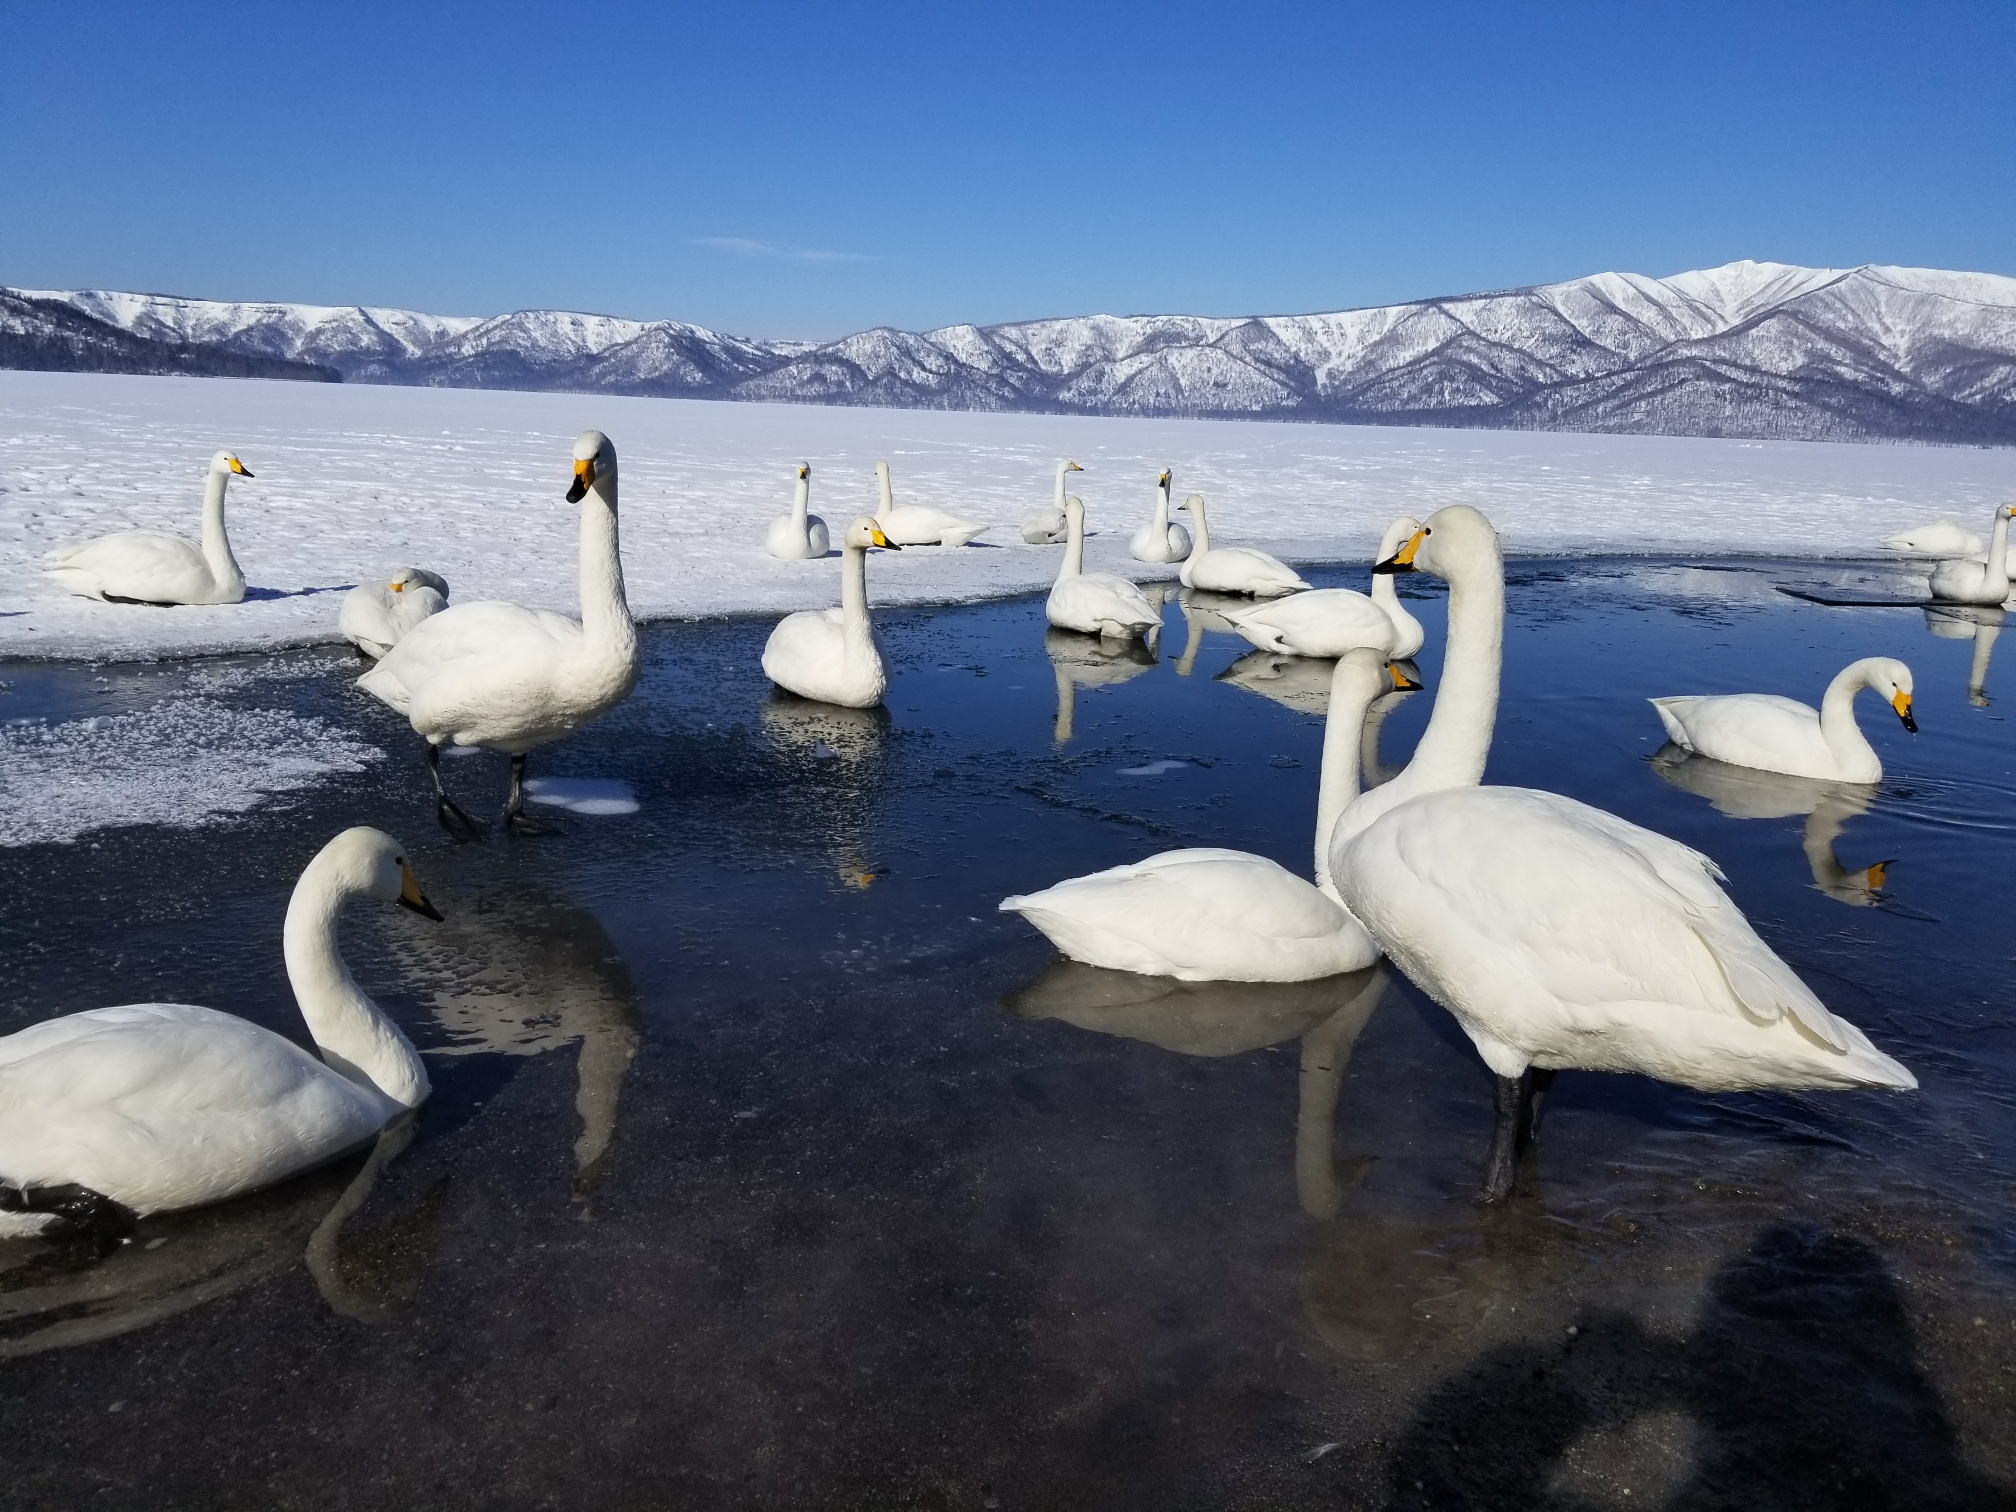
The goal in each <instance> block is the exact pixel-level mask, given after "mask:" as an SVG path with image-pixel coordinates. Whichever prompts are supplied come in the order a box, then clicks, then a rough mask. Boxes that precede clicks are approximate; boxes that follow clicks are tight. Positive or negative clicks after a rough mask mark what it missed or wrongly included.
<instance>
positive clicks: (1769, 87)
mask: <svg viewBox="0 0 2016 1512" xmlns="http://www.w3.org/2000/svg"><path fill="white" fill-rule="evenodd" d="M0 26H4V32H0V283H12V284H17V285H18V284H27V285H37V286H43V287H76V286H85V285H88V286H96V287H111V288H126V289H144V290H154V291H168V292H176V293H187V294H195V295H202V296H207V297H214V298H271V299H299V300H312V301H320V302H329V303H350V302H359V303H373V304H392V305H404V306H409V307H414V308H420V309H426V310H432V311H436V312H440V313H462V314H490V313H495V312H499V311H504V310H509V309H515V308H522V307H528V306H560V307H566V308H572V309H587V310H598V311H606V312H609V313H614V314H622V315H631V316H641V317H657V316H675V317H678V318H681V319H687V320H694V321H698V322H701V323H703V324H707V325H712V326H715V327H717V328H720V329H725V330H729V331H734V332H738V333H743V334H748V335H757V336H831V335H837V334H840V333H842V332H845V331H849V330H854V329H859V328H861V327H864V326H869V325H875V324H881V323H888V324H894V325H902V326H909V327H923V326H930V325H937V324H944V323H948V322H952V321H957V320H973V321H979V322H987V321H995V320H1004V319H1014V318H1020V317H1025V316H1038V315H1064V314H1082V313H1087V312H1091V311H1094V310H1105V311H1114V312H1122V313H1138V312H1147V311H1186V312H1195V313H1204V314H1253V313H1276V312H1287V311H1297V310H1319V309H1338V308H1343V307H1347V306H1352V305H1364V304H1378V303H1386V302H1389V301H1394V300H1402V299H1409V298H1416V297H1421V296H1425V295H1431V294H1440V293H1453V292H1461V291H1465V290H1472V289H1485V288H1503V287H1508V286H1514V285H1520V284H1528V283H1537V282H1543V281H1547V280H1552V279H1559V278H1569V277H1574V276H1576V275H1579V274H1583V273H1590V272H1595V271H1598V270H1600V269H1605V268H1625V269H1631V270H1634V271H1638V272H1645V273H1654V274H1664V273H1672V272H1677V271H1679V270H1681V269H1684V268H1689V267H1702V266H1710V265H1713V264H1716V263H1721V262H1727V261H1729V260H1731V259H1733V258H1739V257H1754V258H1759V259H1769V260H1776V261H1781V262H1799V263H1807V264H1821V265H1853V264H1856V263H1862V262H1895V263H1912V264H1919V265H1926V266H1935V267H1952V268H1974V269H1985V270H1988V271H1992V272H2000V273H2012V274H2016V0H1918V3H1912V4H1905V3H1896V4H1868V3H1858V0H1832V3H1825V4H1822V3H1785V4H1780V3H1773V0H1743V3H1721V0H1715V3H1698V4H1674V5H1664V4H1650V3H1639V0H1607V3H1600V4H1595V3H1592V4H1521V3H1518V0H1490V3H1467V0H1466V3H1437V0H1420V3H1407V0H1392V3H1387V4H1379V5H1360V4H1352V3H1348V0H1331V3H1316V4H1302V3H1296V0H1287V3H1279V4H1267V3H1260V0H1255V3H1249V4H1244V5H1233V4H1222V5H1219V4H1213V5H1202V4H1186V3H1182V0H1158V3H1152V4H1150V3H1144V4H1098V3H1083V4H1051V3H1038V4H1020V5H991V6H976V5H966V4H960V3H956V0H931V3H888V0H858V3H855V4H850V5H839V4H834V5H824V6H813V5H804V4H795V3H788V0H786V3H779V0H740V3H735V4H710V5H628V6H625V5H605V6H600V7H597V6H587V5H583V6H542V5H531V4H514V3H510V0H497V3H491V4H468V5H462V4H451V5H426V4H413V5H404V4H401V5H389V4H386V5H381V4H376V3H359V0H340V3H338V0H332V3H327V4H320V5H305V4H271V5H254V4H242V5H234V4H207V5H205V4H176V3H173V0H155V3H149V4H130V5H113V4H94V3H91V0H63V3H49V0H13V3H10V4H9V5H8V6H7V7H6V9H5V11H4V14H0Z"/></svg>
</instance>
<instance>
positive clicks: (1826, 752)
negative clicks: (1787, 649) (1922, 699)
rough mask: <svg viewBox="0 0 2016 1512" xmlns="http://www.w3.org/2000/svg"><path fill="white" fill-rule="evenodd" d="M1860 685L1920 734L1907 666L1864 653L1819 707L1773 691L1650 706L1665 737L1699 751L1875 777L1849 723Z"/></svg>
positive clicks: (1744, 762)
mask: <svg viewBox="0 0 2016 1512" xmlns="http://www.w3.org/2000/svg"><path fill="white" fill-rule="evenodd" d="M1864 688H1874V689H1875V690H1876V691H1877V692H1878V693H1879V694H1881V695H1882V696H1883V698H1884V700H1885V701H1886V702H1887V703H1888V704H1889V705H1890V707H1891V708H1893V709H1895V710H1896V711H1897V717H1898V718H1899V719H1901V720H1903V721H1904V728H1905V729H1907V730H1909V731H1910V732H1911V733H1912V734H1914V735H1915V734H1917V733H1918V721H1917V720H1916V719H1915V718H1913V717H1912V714H1911V669H1910V668H1909V667H1907V666H1905V665H1904V663H1902V662H1901V661H1898V660H1896V659H1895V658H1894V657H1888V656H1865V657H1863V658H1862V660H1860V661H1857V662H1850V663H1849V664H1848V665H1847V666H1846V667H1844V668H1842V670H1841V672H1840V673H1839V674H1838V675H1837V676H1836V677H1835V679H1834V681H1832V682H1831V683H1829V684H1828V685H1827V694H1826V696H1825V697H1824V698H1822V699H1821V700H1820V707H1819V708H1818V709H1817V710H1816V709H1814V708H1813V707H1812V706H1811V705H1809V704H1803V703H1800V702H1798V701H1797V700H1795V699H1790V698H1780V697H1779V696H1778V695H1777V694H1776V693H1725V694H1721V695H1717V696H1709V697H1701V696H1696V697H1680V698H1655V699H1653V700H1651V703H1652V707H1653V708H1655V709H1657V710H1658V711H1659V722H1660V723H1661V724H1663V725H1664V726H1666V737H1667V739H1669V740H1671V741H1672V742H1673V744H1675V745H1677V746H1679V747H1680V748H1681V749H1682V750H1683V751H1692V752H1693V753H1694V754H1695V755H1697V756H1711V757H1713V758H1714V759H1715V760H1717V761H1726V762H1728V763H1729V765H1731V766H1740V767H1755V768H1756V769H1757V770H1758V771H1760V772H1784V773H1786V774H1787V775H1789V776H1793V777H1818V778H1820V779H1821V780H1823V781H1827V782H1880V781H1882V780H1883V763H1882V762H1881V761H1880V760H1879V759H1877V756H1876V751H1875V748H1874V747H1872V746H1871V745H1870V744H1869V738H1868V737H1867V736H1866V735H1864V734H1863V733H1862V727H1861V726H1860V725H1858V724H1856V723H1855V695H1856V694H1857V693H1859V692H1861V691H1862V690H1863V689H1864Z"/></svg>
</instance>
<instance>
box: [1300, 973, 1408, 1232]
mask: <svg viewBox="0 0 2016 1512" xmlns="http://www.w3.org/2000/svg"><path fill="white" fill-rule="evenodd" d="M1389 980H1390V978H1389V977H1388V976H1387V973H1386V968H1385V966H1384V965H1383V964H1382V965H1379V966H1375V967H1373V968H1372V973H1371V976H1370V977H1369V978H1368V979H1367V980H1366V983H1365V985H1364V986H1363V987H1362V988H1360V989H1359V991H1358V995H1357V996H1356V997H1354V998H1352V999H1351V1001H1350V1002H1348V1003H1346V1004H1345V1005H1344V1006H1343V1007H1342V1008H1339V1009H1338V1010H1337V1011H1336V1012H1335V1013H1333V1014H1331V1015H1330V1017H1328V1018H1327V1019H1325V1020H1324V1021H1323V1022H1322V1023H1320V1024H1318V1025H1317V1026H1316V1027H1315V1028H1314V1029H1311V1030H1310V1031H1309V1032H1308V1033H1307V1034H1305V1035H1303V1036H1302V1074H1301V1076H1300V1077H1299V1078H1298V1080H1299V1082H1300V1092H1301V1096H1300V1099H1299V1100H1300V1103H1301V1107H1300V1109H1299V1111H1298V1113H1297V1115H1296V1119H1295V1192H1296V1195H1297V1196H1298V1197H1300V1198H1301V1200H1302V1211H1303V1212H1305V1213H1307V1214H1308V1215H1309V1216H1310V1217H1311V1218H1335V1217H1336V1216H1337V1213H1338V1210H1339V1209H1341V1208H1342V1207H1343V1206H1344V1186H1343V1183H1342V1182H1341V1181H1339V1180H1338V1175H1337V1099H1338V1095H1339V1094H1340V1093H1341V1092H1342V1091H1343V1090H1344V1074H1345V1072H1347V1071H1348V1070H1350V1068H1351V1051H1352V1049H1353V1047H1355V1046H1356V1045H1357V1043H1358V1036H1359V1035H1360V1034H1363V1033H1364V1032H1365V1025H1366V1023H1367V1022H1368V1021H1369V1020H1370V1019H1371V1017H1372V1012H1373V1010H1374V1009H1375V1008H1377V1007H1378V1006H1379V999H1380V997H1381V996H1382V995H1383V994H1384V993H1385V991H1386V983H1387V982H1388V981H1389Z"/></svg>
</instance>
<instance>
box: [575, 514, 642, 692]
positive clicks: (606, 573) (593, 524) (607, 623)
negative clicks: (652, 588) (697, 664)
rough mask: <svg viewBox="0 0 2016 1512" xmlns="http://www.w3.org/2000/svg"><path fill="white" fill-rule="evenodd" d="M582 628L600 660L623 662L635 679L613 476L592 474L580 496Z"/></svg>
mask: <svg viewBox="0 0 2016 1512" xmlns="http://www.w3.org/2000/svg"><path fill="white" fill-rule="evenodd" d="M581 628H582V630H584V631H585V632H586V633H587V637H588V644H589V645H590V646H591V647H592V648H593V649H594V651H595V653H596V655H597V657H598V658H599V659H604V660H607V661H609V662H610V663H612V664H617V663H620V664H622V665H624V666H627V667H628V668H629V669H630V675H631V677H632V678H633V679H634V678H635V676H636V666H637V626H636V625H635V623H633V622H632V620H631V618H630V605H629V602H628V601H627V600H626V599H625V598H624V596H623V553H622V548H621V546H620V544H619V542H618V540H617V534H616V479H615V478H614V477H613V476H612V477H602V478H598V479H596V481H595V486H594V487H593V488H590V489H589V490H588V492H587V494H586V496H584V497H583V499H582V500H581Z"/></svg>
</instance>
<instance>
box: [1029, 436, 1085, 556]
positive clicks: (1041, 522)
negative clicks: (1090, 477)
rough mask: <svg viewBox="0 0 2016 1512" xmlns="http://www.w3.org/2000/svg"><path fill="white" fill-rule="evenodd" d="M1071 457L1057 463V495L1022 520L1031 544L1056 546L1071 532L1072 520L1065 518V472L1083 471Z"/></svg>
mask: <svg viewBox="0 0 2016 1512" xmlns="http://www.w3.org/2000/svg"><path fill="white" fill-rule="evenodd" d="M1083 471H1085V469H1084V468H1082V467H1080V466H1079V465H1078V464H1077V463H1076V462H1073V461H1072V460H1071V459H1070V458H1068V457H1067V458H1065V459H1064V460H1063V461H1062V462H1059V463H1058V464H1057V493H1056V497H1055V498H1054V499H1052V500H1051V501H1050V502H1049V503H1048V504H1046V505H1044V506H1043V507H1042V508H1041V509H1036V510H1031V511H1030V512H1029V514H1028V515H1026V516H1025V517H1024V518H1023V520H1022V539H1023V540H1025V541H1027V542H1028V543H1029V544H1030V545H1031V546H1055V545H1057V544H1059V543H1060V542H1061V541H1063V539H1064V537H1065V536H1066V535H1067V534H1068V533H1069V532H1070V528H1071V525H1070V522H1069V521H1068V520H1066V519H1065V518H1064V505H1065V496H1064V474H1066V473H1074V472H1083Z"/></svg>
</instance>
